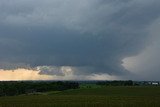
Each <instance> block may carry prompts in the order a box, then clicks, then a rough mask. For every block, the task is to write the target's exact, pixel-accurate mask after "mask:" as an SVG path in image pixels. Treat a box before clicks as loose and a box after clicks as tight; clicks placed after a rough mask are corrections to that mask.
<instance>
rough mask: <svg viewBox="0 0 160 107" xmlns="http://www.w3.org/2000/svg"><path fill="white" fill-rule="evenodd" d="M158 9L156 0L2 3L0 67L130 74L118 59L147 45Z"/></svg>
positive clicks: (7, 0)
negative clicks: (68, 69)
mask: <svg viewBox="0 0 160 107" xmlns="http://www.w3.org/2000/svg"><path fill="white" fill-rule="evenodd" d="M159 7H160V1H158V0H152V1H151V0H114V1H113V0H65V1H64V0H45V1H44V0H21V1H19V0H14V1H13V0H1V1H0V13H1V14H0V50H1V53H0V59H1V60H0V68H2V69H7V68H8V69H12V68H15V67H18V68H19V67H22V68H23V67H24V65H27V67H28V66H29V68H30V67H31V68H34V67H37V66H42V68H43V67H44V66H48V68H51V70H48V68H47V72H45V71H46V69H45V70H44V69H43V70H42V72H41V73H44V74H46V73H49V74H57V71H58V72H59V71H60V74H58V75H63V73H61V72H62V70H56V69H59V68H61V67H63V66H67V67H71V68H72V70H74V73H75V74H85V75H86V74H87V75H90V74H103V73H106V74H109V75H122V74H125V73H129V71H127V70H126V69H125V68H124V67H123V66H122V63H123V62H122V60H123V59H124V58H126V57H130V56H135V55H137V54H139V53H140V52H142V51H143V50H144V49H145V47H147V46H149V45H150V43H151V40H152V39H151V38H153V36H152V35H150V33H149V30H148V29H149V28H150V26H151V25H152V23H153V22H154V21H155V20H157V19H158V18H159V17H160V13H159ZM11 65H12V66H13V67H12V66H11ZM51 66H52V67H51ZM54 67H55V68H56V69H55V68H54ZM53 70H54V71H53ZM48 71H49V72H48ZM52 71H53V72H52Z"/></svg>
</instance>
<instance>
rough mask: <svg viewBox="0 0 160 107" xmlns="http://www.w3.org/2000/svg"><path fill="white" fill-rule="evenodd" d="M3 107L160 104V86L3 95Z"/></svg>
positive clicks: (156, 106) (136, 106) (150, 106)
mask: <svg viewBox="0 0 160 107" xmlns="http://www.w3.org/2000/svg"><path fill="white" fill-rule="evenodd" d="M0 107H160V87H153V86H150V87H144V86H143V87H119V86H115V87H101V88H100V87H98V88H90V89H86V88H82V89H75V90H67V91H62V92H48V93H45V94H41V95H21V96H12V97H0Z"/></svg>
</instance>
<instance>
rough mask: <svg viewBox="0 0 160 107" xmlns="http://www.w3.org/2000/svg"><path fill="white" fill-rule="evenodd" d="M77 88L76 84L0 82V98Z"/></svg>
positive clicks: (60, 82)
mask: <svg viewBox="0 0 160 107" xmlns="http://www.w3.org/2000/svg"><path fill="white" fill-rule="evenodd" d="M77 88H79V83H78V82H67V81H65V82H63V81H57V82H51V81H36V82H35V81H21V82H20V81H8V82H6V81H5V82H0V96H13V95H20V94H29V93H36V92H47V91H62V90H67V89H77Z"/></svg>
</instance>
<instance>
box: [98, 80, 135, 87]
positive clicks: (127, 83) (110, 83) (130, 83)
mask: <svg viewBox="0 0 160 107" xmlns="http://www.w3.org/2000/svg"><path fill="white" fill-rule="evenodd" d="M96 84H97V85H105V86H133V85H134V83H133V81H132V80H128V81H98V82H97V83H96Z"/></svg>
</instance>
